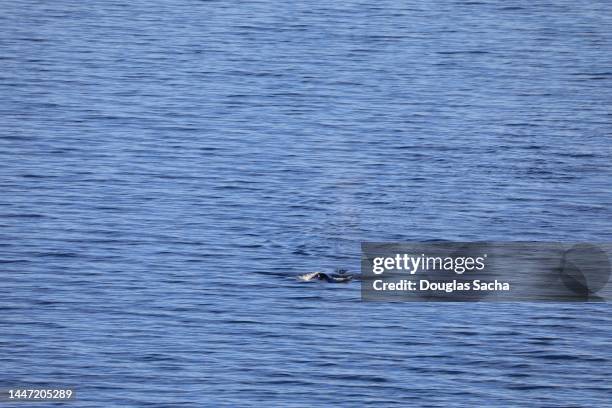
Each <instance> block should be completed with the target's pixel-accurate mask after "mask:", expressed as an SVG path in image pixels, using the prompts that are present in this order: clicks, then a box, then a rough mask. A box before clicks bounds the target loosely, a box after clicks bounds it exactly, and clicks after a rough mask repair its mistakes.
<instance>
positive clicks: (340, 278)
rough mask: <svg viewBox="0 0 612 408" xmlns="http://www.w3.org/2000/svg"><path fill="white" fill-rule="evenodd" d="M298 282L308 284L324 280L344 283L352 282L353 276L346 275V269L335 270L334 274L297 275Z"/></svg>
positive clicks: (312, 273)
mask: <svg viewBox="0 0 612 408" xmlns="http://www.w3.org/2000/svg"><path fill="white" fill-rule="evenodd" d="M297 278H298V280H301V281H304V282H309V281H314V280H324V281H326V282H330V283H345V282H350V281H351V280H353V275H351V274H347V273H346V269H336V272H335V273H325V272H309V273H305V274H303V275H298V277H297Z"/></svg>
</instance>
